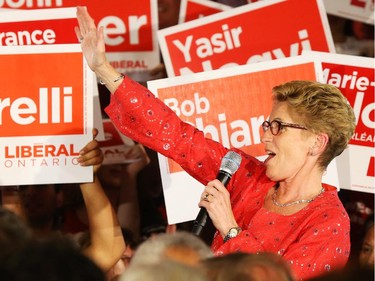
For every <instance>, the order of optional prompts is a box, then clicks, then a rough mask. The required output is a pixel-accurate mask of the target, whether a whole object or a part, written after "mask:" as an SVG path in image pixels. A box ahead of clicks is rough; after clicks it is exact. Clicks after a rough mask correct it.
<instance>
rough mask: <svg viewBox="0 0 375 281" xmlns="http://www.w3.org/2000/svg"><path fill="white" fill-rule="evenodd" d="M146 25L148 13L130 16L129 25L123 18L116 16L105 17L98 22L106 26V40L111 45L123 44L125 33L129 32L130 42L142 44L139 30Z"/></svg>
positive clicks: (131, 43)
mask: <svg viewBox="0 0 375 281" xmlns="http://www.w3.org/2000/svg"><path fill="white" fill-rule="evenodd" d="M144 25H147V16H146V15H142V16H129V17H128V25H127V26H126V24H125V23H124V21H123V20H122V19H121V18H119V17H116V16H107V17H104V18H103V19H102V20H101V21H100V22H99V24H98V26H102V27H103V28H104V41H105V43H106V44H107V45H109V46H118V45H121V44H122V43H123V42H124V41H125V38H124V35H125V34H126V33H128V32H129V44H130V45H138V44H140V40H139V30H140V29H141V27H142V26H144ZM127 27H128V28H127Z"/></svg>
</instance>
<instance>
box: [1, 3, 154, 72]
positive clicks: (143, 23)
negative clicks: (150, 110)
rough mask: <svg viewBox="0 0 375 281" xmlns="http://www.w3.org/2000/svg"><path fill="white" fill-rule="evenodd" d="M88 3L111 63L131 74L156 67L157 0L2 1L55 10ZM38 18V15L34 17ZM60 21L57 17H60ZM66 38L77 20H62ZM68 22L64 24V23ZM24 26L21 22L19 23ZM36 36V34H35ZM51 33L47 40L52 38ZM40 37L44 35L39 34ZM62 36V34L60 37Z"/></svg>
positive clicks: (15, 6)
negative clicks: (101, 27) (100, 31)
mask: <svg viewBox="0 0 375 281" xmlns="http://www.w3.org/2000/svg"><path fill="white" fill-rule="evenodd" d="M77 6H86V7H87V9H88V11H89V13H90V15H91V16H92V18H93V19H94V20H95V23H96V24H97V25H98V26H103V27H104V40H105V44H106V51H107V54H108V58H109V60H110V63H111V64H112V65H113V66H114V67H115V68H116V69H117V70H118V71H120V72H122V73H129V72H134V71H144V70H149V69H152V68H154V67H155V66H156V65H157V64H158V63H159V61H160V58H159V46H158V44H157V38H156V30H157V28H158V19H157V1H154V0H137V1H126V3H122V2H119V1H117V0H107V1H105V3H104V2H103V1H98V0H55V1H53V0H38V1H32V0H23V1H22V0H21V1H11V0H4V1H0V9H1V8H6V9H53V8H74V9H75V7H77ZM35 19H37V18H35ZM57 20H58V19H57ZM60 22H61V28H62V29H63V30H64V31H65V33H66V36H65V37H66V38H68V37H72V38H74V40H75V42H77V38H76V35H75V33H74V26H76V25H77V20H76V19H70V20H68V19H65V20H64V21H62V20H60ZM63 23H65V25H64V24H63ZM20 25H21V26H22V23H20ZM35 35H37V34H35ZM49 36H51V35H50V34H48V32H46V34H45V39H47V40H50V39H49ZM37 37H38V39H39V40H41V36H37ZM59 37H60V36H59Z"/></svg>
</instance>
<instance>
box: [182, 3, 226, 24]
mask: <svg viewBox="0 0 375 281" xmlns="http://www.w3.org/2000/svg"><path fill="white" fill-rule="evenodd" d="M180 5H181V7H180V21H179V23H183V22H188V21H191V20H195V19H199V18H202V17H206V16H209V15H213V14H216V13H219V12H222V11H225V10H229V9H231V7H230V6H227V5H223V4H219V3H216V2H212V1H211V0H181V4H180Z"/></svg>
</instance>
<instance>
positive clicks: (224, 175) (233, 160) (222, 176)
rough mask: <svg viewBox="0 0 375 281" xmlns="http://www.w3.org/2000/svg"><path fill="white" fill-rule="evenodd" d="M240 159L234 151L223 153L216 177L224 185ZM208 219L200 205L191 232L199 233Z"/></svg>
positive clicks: (239, 162) (235, 169) (236, 168)
mask: <svg viewBox="0 0 375 281" xmlns="http://www.w3.org/2000/svg"><path fill="white" fill-rule="evenodd" d="M241 160H242V159H241V156H240V155H239V154H238V153H236V152H234V151H229V152H227V154H225V156H224V158H223V159H222V160H221V165H220V170H219V172H218V174H217V176H216V179H218V180H219V181H220V182H221V183H222V184H223V185H224V186H225V187H226V186H227V184H228V183H229V180H230V179H231V178H232V175H233V174H234V173H235V172H236V171H237V170H238V168H239V167H240V164H241ZM208 219H209V217H208V214H207V210H206V208H203V207H201V208H200V211H199V213H198V216H197V218H196V219H195V221H194V224H193V230H192V233H193V234H195V235H199V234H200V233H201V231H202V230H203V227H204V226H205V225H206V223H207V220H208Z"/></svg>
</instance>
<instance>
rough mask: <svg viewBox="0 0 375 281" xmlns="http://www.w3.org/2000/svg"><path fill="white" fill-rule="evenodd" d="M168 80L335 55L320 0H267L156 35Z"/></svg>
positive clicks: (168, 29) (174, 27)
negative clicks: (309, 54) (307, 54)
mask: <svg viewBox="0 0 375 281" xmlns="http://www.w3.org/2000/svg"><path fill="white" fill-rule="evenodd" d="M157 35H158V40H159V44H160V49H161V52H162V55H163V59H164V63H165V66H166V70H167V73H168V76H169V77H174V76H180V75H187V74H192V73H198V72H203V71H209V70H214V69H220V68H226V67H232V66H236V65H244V64H251V63H257V62H263V61H269V60H274V59H280V58H285V57H292V56H297V55H300V54H301V53H302V50H315V51H324V52H335V49H334V44H333V40H332V35H331V32H330V28H329V25H328V20H327V15H326V12H325V9H324V5H323V3H322V1H321V0H304V1H301V0H288V1H285V0H269V1H259V2H255V3H251V4H247V5H244V6H240V7H238V8H233V9H230V10H227V11H223V12H220V13H216V14H213V15H210V16H207V17H204V18H201V19H197V20H194V21H190V22H186V23H183V24H179V25H176V26H172V27H169V28H165V29H163V30H159V31H158V33H157Z"/></svg>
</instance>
